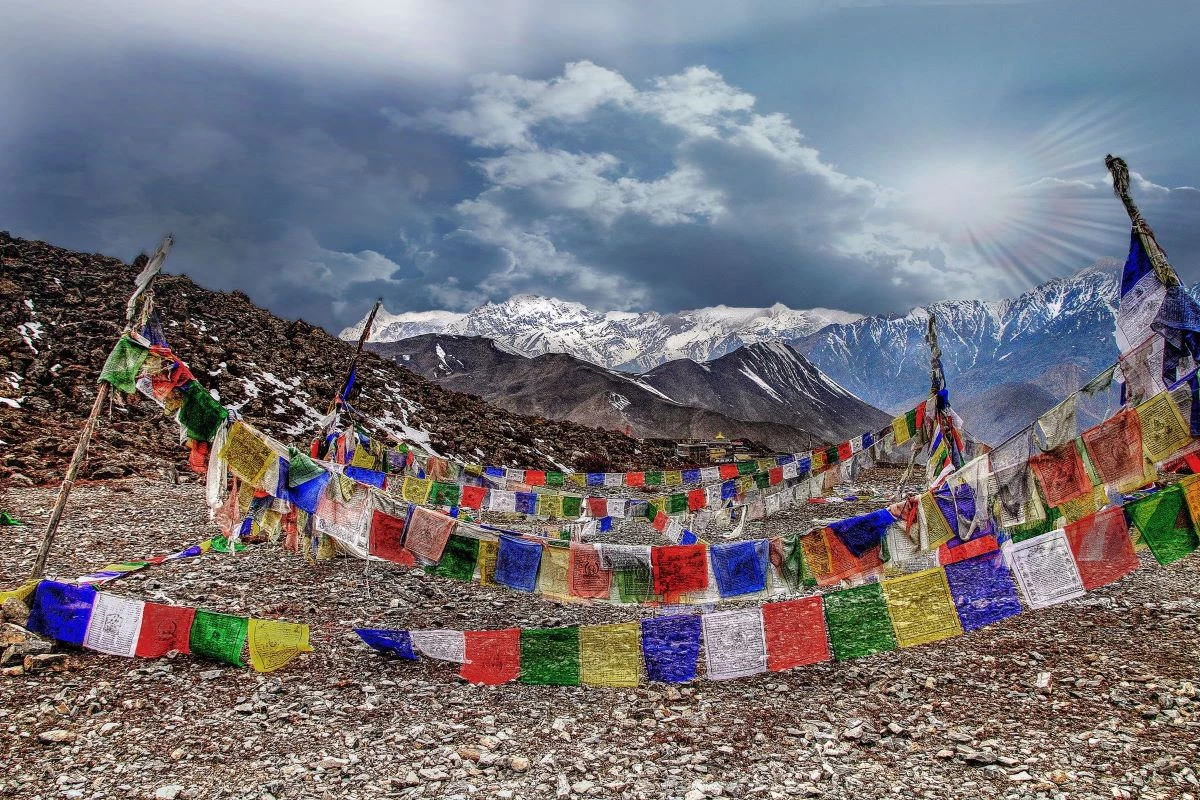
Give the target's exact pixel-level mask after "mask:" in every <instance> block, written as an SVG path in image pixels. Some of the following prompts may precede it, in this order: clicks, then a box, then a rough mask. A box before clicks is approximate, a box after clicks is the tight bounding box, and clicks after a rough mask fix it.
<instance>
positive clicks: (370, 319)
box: [325, 297, 383, 422]
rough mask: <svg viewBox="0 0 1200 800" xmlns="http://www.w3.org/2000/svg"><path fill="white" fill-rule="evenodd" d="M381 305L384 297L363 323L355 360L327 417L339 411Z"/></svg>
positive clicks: (331, 404)
mask: <svg viewBox="0 0 1200 800" xmlns="http://www.w3.org/2000/svg"><path fill="white" fill-rule="evenodd" d="M381 305H383V298H382V297H380V298H377V299H376V300H375V305H373V306H371V313H370V314H367V321H366V322H365V323H363V329H362V333H360V334H359V335H358V347H356V348H354V358H352V359H350V368H349V369H348V370H346V377H345V379H343V380H342V382H341V384H340V385H339V386H338V389H337V394H335V395H334V396H333V399H332V400H331V401H330V402H329V410H328V411H327V412H325V415H326V416H329V415H330V414H332V413H334V412H335V411H337V404H338V400H339V399H340V398H341V396H342V393H343V392H345V391H346V388H347V387H348V386H349V385H350V379H351V378H352V377H353V376H354V368H355V367H356V366H358V357H359V356H360V355H362V351H363V345H365V344H366V343H367V339H368V338H369V337H370V336H371V325H372V323H374V322H375V315H376V314H377V313H379V307H380V306H381ZM335 422H336V420H335Z"/></svg>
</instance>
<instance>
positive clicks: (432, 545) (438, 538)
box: [404, 506, 457, 564]
mask: <svg viewBox="0 0 1200 800" xmlns="http://www.w3.org/2000/svg"><path fill="white" fill-rule="evenodd" d="M456 524H457V522H456V520H455V519H454V517H448V516H445V515H444V514H439V513H438V512H436V511H430V510H429V509H428V508H421V507H420V506H416V507H414V508H413V510H412V516H411V517H410V518H409V520H408V528H407V529H406V530H405V532H404V547H405V549H406V550H408V551H409V552H410V553H412V554H414V555H416V556H420V557H421V558H423V559H425V560H426V561H428V562H429V563H431V564H436V563H437V562H438V561H440V560H441V558H442V551H443V550H445V549H446V542H448V541H450V532H451V531H453V530H454V526H455V525H456Z"/></svg>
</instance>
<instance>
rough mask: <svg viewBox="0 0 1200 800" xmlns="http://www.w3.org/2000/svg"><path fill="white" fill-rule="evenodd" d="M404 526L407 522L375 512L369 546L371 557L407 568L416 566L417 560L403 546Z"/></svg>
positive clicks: (372, 518)
mask: <svg viewBox="0 0 1200 800" xmlns="http://www.w3.org/2000/svg"><path fill="white" fill-rule="evenodd" d="M404 525H405V521H404V520H402V519H400V518H398V517H393V516H392V515H390V514H385V513H384V512H382V511H375V512H373V513H372V514H371V539H370V545H369V548H370V553H371V555H373V556H376V557H377V558H382V559H385V560H387V561H393V562H395V563H397V564H401V565H403V566H406V567H411V566H414V565H415V564H416V563H417V562H416V559H415V558H413V554H412V553H411V552H409V551H408V550H406V549H404V545H403V542H404Z"/></svg>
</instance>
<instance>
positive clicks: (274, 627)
mask: <svg viewBox="0 0 1200 800" xmlns="http://www.w3.org/2000/svg"><path fill="white" fill-rule="evenodd" d="M247 637H248V638H249V641H250V665H251V666H253V667H254V669H255V670H256V671H258V672H275V671H276V670H280V669H283V668H284V667H286V666H287V665H288V663H289V662H291V660H292V659H293V658H295V657H296V656H298V655H299V654H300V653H311V652H312V647H311V646H310V645H309V643H308V626H307V625H300V624H298V623H295V622H280V621H279V620H273V619H256V618H254V617H251V618H250V624H249V626H248V628H247Z"/></svg>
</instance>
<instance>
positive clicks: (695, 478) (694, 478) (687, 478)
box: [683, 469, 700, 483]
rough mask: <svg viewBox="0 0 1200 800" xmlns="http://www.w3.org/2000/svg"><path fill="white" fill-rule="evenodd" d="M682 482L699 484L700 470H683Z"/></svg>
mask: <svg viewBox="0 0 1200 800" xmlns="http://www.w3.org/2000/svg"><path fill="white" fill-rule="evenodd" d="M683 482H684V483H699V482H700V470H698V469H685V470H684V471H683Z"/></svg>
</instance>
